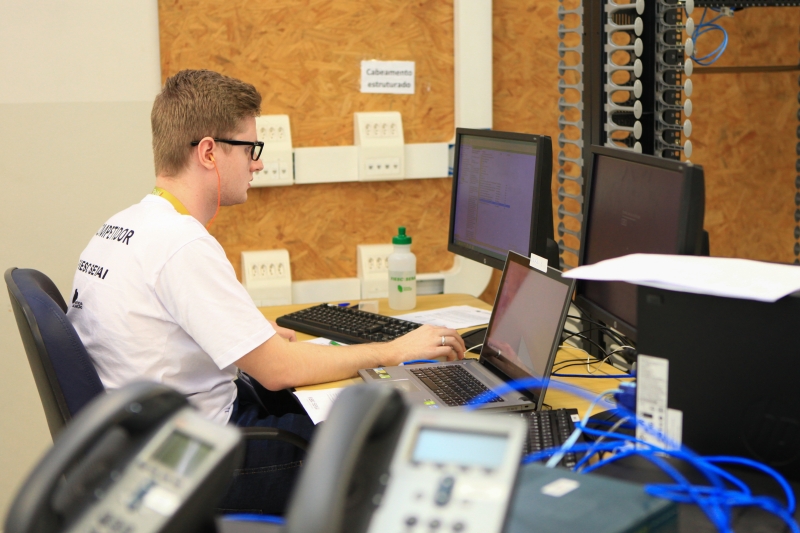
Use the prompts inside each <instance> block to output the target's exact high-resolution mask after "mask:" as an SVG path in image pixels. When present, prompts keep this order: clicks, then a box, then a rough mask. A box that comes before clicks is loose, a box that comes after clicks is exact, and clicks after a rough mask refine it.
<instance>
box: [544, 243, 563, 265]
mask: <svg viewBox="0 0 800 533" xmlns="http://www.w3.org/2000/svg"><path fill="white" fill-rule="evenodd" d="M546 251H547V257H546V258H545V259H547V265H548V266H549V267H551V268H555V269H556V270H561V261H560V260H559V257H558V243H556V241H555V240H553V239H551V238H549V237H548V238H547V248H546Z"/></svg>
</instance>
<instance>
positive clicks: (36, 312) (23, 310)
mask: <svg viewBox="0 0 800 533" xmlns="http://www.w3.org/2000/svg"><path fill="white" fill-rule="evenodd" d="M5 280H6V285H7V286H8V294H9V296H10V298H11V307H13V309H14V316H15V317H16V319H17V326H18V327H19V332H20V335H21V336H22V344H23V345H24V346H25V353H26V354H27V355H28V363H30V365H31V372H32V373H33V379H34V381H35V382H36V388H37V389H38V391H39V397H40V398H41V400H42V407H44V414H45V417H46V418H47V425H48V427H49V428H50V435H51V436H52V437H53V440H55V439H56V436H57V435H58V434H59V433H60V432H61V430H62V429H64V426H66V425H67V423H69V421H70V420H72V418H73V417H74V416H75V415H76V414H77V413H78V411H80V410H81V409H82V408H83V407H84V406H85V405H86V404H87V403H89V402H90V401H91V400H92V399H93V398H94V397H95V396H97V395H99V394H101V393H103V392H104V391H105V389H104V387H103V383H102V382H101V381H100V376H98V374H97V370H96V369H95V368H94V364H93V363H92V360H91V358H90V357H89V354H88V352H87V351H86V348H85V347H84V345H83V342H82V341H81V339H80V337H79V336H78V332H77V331H75V328H74V327H73V326H72V324H71V323H70V321H69V320H68V319H67V315H66V312H67V304H66V303H65V302H64V298H62V297H61V293H60V292H58V288H57V287H56V286H55V284H54V283H53V282H52V281H51V280H50V278H48V277H47V276H45V275H44V274H42V273H41V272H39V271H37V270H33V269H29V268H9V269H8V270H6V273H5ZM239 429H240V430H241V431H242V433H243V434H244V436H245V438H247V439H273V440H282V441H285V442H288V443H290V444H293V445H295V446H297V447H298V448H300V449H302V450H306V449H307V448H308V442H307V441H306V440H305V439H303V438H302V437H299V436H298V435H295V434H294V433H291V432H289V431H285V430H282V429H277V428H239Z"/></svg>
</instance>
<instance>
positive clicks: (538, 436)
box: [514, 409, 584, 468]
mask: <svg viewBox="0 0 800 533" xmlns="http://www.w3.org/2000/svg"><path fill="white" fill-rule="evenodd" d="M573 415H575V416H577V415H578V410H577V409H552V410H549V411H525V412H524V413H519V414H515V415H514V416H520V417H522V419H523V420H525V422H527V424H528V438H527V440H526V442H525V450H524V454H525V455H528V454H531V453H536V452H540V451H542V450H546V449H548V448H553V447H557V446H561V445H562V444H564V442H565V441H566V440H567V439H568V438H569V436H570V435H572V432H573V431H574V430H575V423H574V422H573V421H572V416H573ZM578 442H584V440H583V435H581V438H579V439H578ZM582 455H583V454H579V453H578V454H576V453H567V454H564V457H563V458H562V459H561V461H560V462H559V463H558V464H559V466H564V467H567V468H573V467H574V466H575V464H576V463H577V462H578V461H579V460H580V458H581V457H582ZM542 462H547V459H544V460H543V461H542Z"/></svg>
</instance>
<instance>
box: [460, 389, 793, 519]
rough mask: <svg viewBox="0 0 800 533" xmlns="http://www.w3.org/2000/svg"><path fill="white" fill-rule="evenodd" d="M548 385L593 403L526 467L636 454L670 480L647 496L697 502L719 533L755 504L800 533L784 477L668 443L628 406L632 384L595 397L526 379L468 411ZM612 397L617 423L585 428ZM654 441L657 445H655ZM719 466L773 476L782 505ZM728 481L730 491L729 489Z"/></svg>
mask: <svg viewBox="0 0 800 533" xmlns="http://www.w3.org/2000/svg"><path fill="white" fill-rule="evenodd" d="M542 386H547V387H550V388H556V389H561V390H563V391H566V392H569V393H571V394H574V395H575V396H578V397H581V398H584V399H587V400H588V399H591V400H592V403H591V405H590V407H589V409H588V410H587V412H586V414H585V415H584V417H583V419H582V420H581V421H580V423H578V424H576V429H575V432H574V434H573V435H572V436H571V437H570V439H568V440H567V442H565V443H564V445H563V446H561V447H560V448H551V449H549V450H544V451H541V452H537V453H534V454H531V455H528V456H527V457H525V458H524V460H523V462H524V463H530V462H534V461H539V460H542V459H549V460H548V463H547V465H548V466H551V467H552V466H555V465H556V464H557V463H558V462H559V460H560V459H561V457H563V456H564V454H566V453H568V452H572V453H577V452H581V453H583V454H584V455H583V457H582V459H581V460H580V461H578V463H577V464H576V465H575V467H574V468H573V471H575V472H580V473H584V474H587V473H589V472H592V471H594V470H597V469H598V468H600V467H602V466H604V465H606V464H609V463H612V462H614V461H618V460H620V459H624V458H625V457H629V456H632V455H639V456H641V457H643V458H645V459H647V460H648V461H650V462H651V463H653V464H654V465H656V466H657V467H659V468H660V469H662V470H663V471H664V473H666V474H667V475H668V476H670V477H671V478H672V479H673V480H674V483H673V484H664V483H653V484H648V485H645V488H644V490H645V492H647V493H648V494H650V495H652V496H656V497H659V498H665V499H668V500H672V501H675V502H679V503H686V504H695V505H698V506H699V507H700V509H701V510H702V511H703V513H704V514H705V515H706V516H707V517H708V519H709V520H710V521H711V523H712V524H714V526H715V527H716V528H717V529H718V530H719V531H721V532H731V531H733V530H732V528H731V519H732V509H733V508H734V507H744V506H753V507H757V508H760V509H763V510H765V511H767V512H769V513H772V514H774V515H776V516H778V517H779V518H780V519H781V520H782V521H783V522H785V523H786V525H787V526H788V528H789V530H790V531H792V532H800V527H798V525H797V523H796V522H795V521H794V518H793V515H794V512H795V507H796V501H795V495H794V493H793V491H792V489H791V487H790V486H789V484H788V482H787V481H786V479H785V478H784V477H783V476H782V475H781V474H780V473H778V472H777V471H775V470H773V469H772V468H770V467H768V466H766V465H763V464H761V463H759V462H757V461H753V460H750V459H746V458H742V457H733V456H705V457H703V456H700V455H697V454H695V453H694V452H693V451H692V450H690V449H689V448H687V447H685V446H682V445H680V444H679V443H676V442H672V441H671V439H670V438H668V437H667V436H666V435H664V434H663V433H662V432H660V431H658V430H657V429H656V428H654V427H653V426H652V425H651V424H649V423H648V422H645V421H643V420H641V419H639V418H637V416H636V414H635V413H634V412H633V409H632V408H631V407H632V398H633V393H632V391H633V390H634V389H635V386H634V385H632V384H622V386H621V387H619V388H615V389H610V390H607V391H605V392H603V393H601V394H599V395H597V396H594V395H593V394H592V393H589V392H587V391H585V390H583V389H581V388H579V387H576V386H573V385H567V384H565V383H560V382H557V381H550V382H549V383H547V384H546V385H545V383H544V382H543V381H542V380H539V379H535V378H527V379H524V380H518V381H515V382H509V383H506V384H505V385H503V386H501V387H498V388H496V389H495V390H493V391H490V392H487V393H484V394H482V395H480V396H478V397H476V398H475V399H474V400H473V401H472V402H470V403H471V405H470V406H469V407H468V409H474V408H475V406H477V405H479V404H480V403H482V402H484V401H486V400H487V399H488V398H489V397H490V396H491V395H492V394H498V395H499V394H505V393H507V392H510V391H513V390H522V389H528V388H537V387H542ZM609 398H613V400H614V401H615V403H616V412H617V413H618V416H619V420H618V421H617V423H616V424H614V425H613V426H611V427H610V429H608V430H597V429H593V428H591V427H589V426H588V425H587V424H588V422H589V417H590V415H591V413H592V410H593V409H594V408H595V406H596V405H598V404H600V403H602V402H607V401H608V399H609ZM623 424H629V425H631V424H632V425H634V426H635V427H637V428H642V429H644V430H645V431H647V432H648V433H650V434H651V436H652V437H653V438H651V439H648V440H647V441H645V440H642V439H639V438H636V437H633V436H630V435H627V434H623V433H620V432H618V431H617V430H618V429H619V428H620V427H621V426H623ZM580 433H583V434H585V435H589V436H592V437H595V439H596V440H595V441H594V442H592V443H576V442H577V438H578V436H579V435H580ZM654 442H661V443H663V445H661V446H659V445H657V444H654ZM604 452H613V455H611V456H610V457H608V458H601V459H600V460H598V461H597V462H595V463H594V464H591V465H590V464H589V460H590V459H591V458H592V457H594V456H595V455H596V454H602V453H604ZM667 458H670V459H678V460H681V461H685V462H686V463H688V464H690V465H691V466H693V467H694V468H696V469H697V470H698V471H699V472H701V473H702V474H703V475H704V476H705V477H706V479H707V480H708V484H707V485H696V484H692V483H690V482H689V481H688V480H687V479H686V477H685V476H684V475H683V474H682V473H681V472H679V471H678V470H677V469H676V468H675V467H673V466H672V465H671V464H670V463H669V462H667V461H666V459H667ZM722 465H736V466H746V467H749V468H752V469H754V470H756V471H759V472H761V473H763V474H766V475H768V476H770V477H772V478H773V479H774V480H775V481H776V482H777V483H778V484H779V485H780V487H781V488H782V490H783V492H784V494H785V499H786V503H785V504H784V503H781V502H780V501H778V500H777V499H775V498H772V497H768V496H758V495H754V494H752V493H751V491H750V489H749V488H748V487H747V485H746V484H745V483H743V482H742V481H741V480H739V479H738V478H737V477H735V476H733V475H732V474H730V473H728V472H727V471H725V470H723V469H722V468H721V466H722ZM726 483H727V484H728V485H730V486H732V487H734V488H729V487H728V486H726Z"/></svg>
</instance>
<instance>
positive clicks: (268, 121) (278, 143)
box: [251, 115, 294, 187]
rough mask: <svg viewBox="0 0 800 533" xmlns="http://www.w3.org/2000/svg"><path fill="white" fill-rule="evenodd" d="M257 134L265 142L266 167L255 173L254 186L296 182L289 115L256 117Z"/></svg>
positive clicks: (263, 159) (264, 158)
mask: <svg viewBox="0 0 800 533" xmlns="http://www.w3.org/2000/svg"><path fill="white" fill-rule="evenodd" d="M256 134H257V136H258V140H259V141H263V142H264V150H263V151H262V152H261V162H262V163H264V169H263V170H260V171H259V172H256V173H254V174H253V181H252V182H251V185H252V186H253V187H274V186H277V185H292V184H293V183H294V158H293V155H292V130H291V127H290V126H289V115H261V116H260V117H256Z"/></svg>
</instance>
